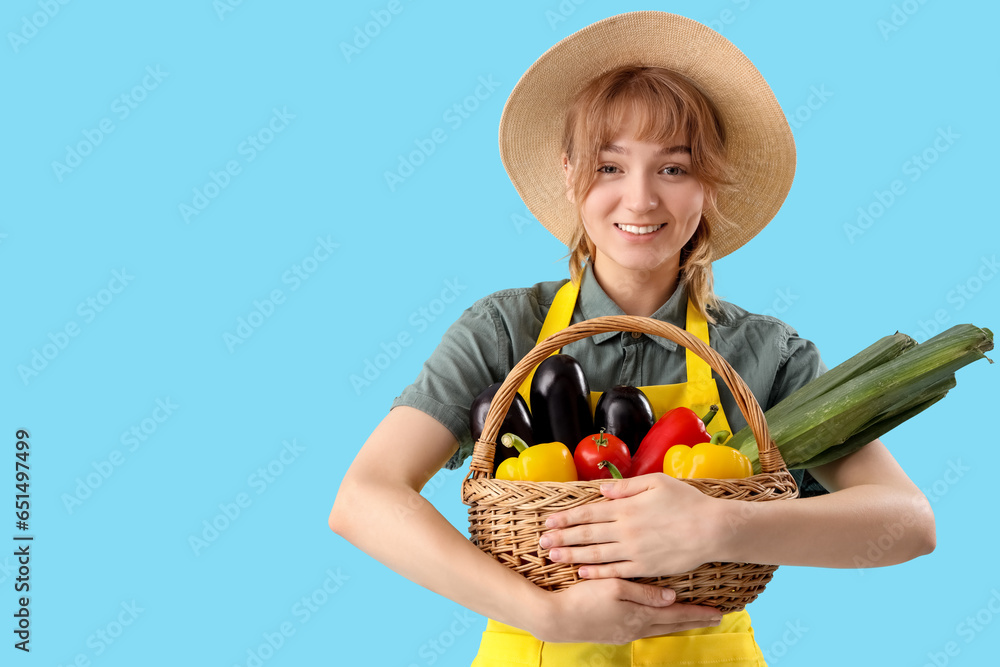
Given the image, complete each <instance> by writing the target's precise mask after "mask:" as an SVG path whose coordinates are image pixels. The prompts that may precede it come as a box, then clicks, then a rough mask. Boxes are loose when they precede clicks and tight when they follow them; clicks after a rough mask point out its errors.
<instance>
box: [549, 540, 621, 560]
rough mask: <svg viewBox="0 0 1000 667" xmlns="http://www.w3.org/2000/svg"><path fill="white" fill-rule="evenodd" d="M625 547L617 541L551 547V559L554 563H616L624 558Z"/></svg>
mask: <svg viewBox="0 0 1000 667" xmlns="http://www.w3.org/2000/svg"><path fill="white" fill-rule="evenodd" d="M622 551H624V549H623V548H622V547H621V545H619V544H618V543H617V542H609V543H604V544H589V545H587V546H585V547H559V548H557V549H551V550H550V551H549V553H548V557H549V560H551V561H552V562H553V563H615V562H617V561H619V560H622V559H623V558H624V555H623V554H622V553H621V552H622Z"/></svg>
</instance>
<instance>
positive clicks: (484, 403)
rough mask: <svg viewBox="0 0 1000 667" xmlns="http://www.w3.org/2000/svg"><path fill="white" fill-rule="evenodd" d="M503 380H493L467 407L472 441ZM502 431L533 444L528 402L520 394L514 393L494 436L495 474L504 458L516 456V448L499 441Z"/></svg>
mask: <svg viewBox="0 0 1000 667" xmlns="http://www.w3.org/2000/svg"><path fill="white" fill-rule="evenodd" d="M502 384H503V382H495V383H493V384H491V385H490V386H489V387H487V388H486V389H484V390H483V391H482V393H480V394H479V396H476V400H474V401H472V407H471V408H469V428H470V429H471V430H472V441H473V442H475V441H476V440H478V439H479V436H481V435H482V434H483V428H484V427H485V426H486V413H487V412H489V410H490V403H491V402H492V401H493V397H494V396H496V393H497V390H498V389H500V385H502ZM504 433H513V434H515V435H517V436H518V437H520V438H521V439H522V440H524V441H525V442H526V443H527V444H528V446H529V447H530V446H531V445H533V444H535V440H534V438H533V437H532V436H531V415H530V414H528V404H527V403H525V402H524V399H523V398H522V397H521V395H520V394H515V395H514V402H513V403H511V404H510V409H509V410H507V415H506V416H505V417H504V419H503V423H502V424H501V425H500V431H499V432H498V433H497V438H496V452H495V453H494V454H493V474H494V475H496V472H497V468H498V467H499V466H500V464H501V463H502V462H503V461H504V460H505V459H510V458H517V450H516V449H514V448H513V447H506V446H504V445H503V444H502V443H501V442H500V436H502V435H503V434H504Z"/></svg>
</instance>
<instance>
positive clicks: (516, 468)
mask: <svg viewBox="0 0 1000 667" xmlns="http://www.w3.org/2000/svg"><path fill="white" fill-rule="evenodd" d="M500 442H502V443H503V444H504V445H506V446H507V447H515V448H516V449H517V451H518V452H519V453H518V455H517V458H516V459H515V458H510V459H506V460H505V461H503V462H502V463H501V464H500V465H499V466H498V467H497V479H507V480H514V481H521V482H575V481H577V479H578V478H577V476H576V463H574V461H573V455H572V454H571V453H570V451H569V448H568V447H566V445H564V444H563V443H561V442H545V443H542V444H540V445H534V446H532V447H529V446H528V445H527V443H525V442H524V440H522V439H521V438H519V437H517V436H516V435H514V434H513V433H505V434H504V436H503V437H502V438H500Z"/></svg>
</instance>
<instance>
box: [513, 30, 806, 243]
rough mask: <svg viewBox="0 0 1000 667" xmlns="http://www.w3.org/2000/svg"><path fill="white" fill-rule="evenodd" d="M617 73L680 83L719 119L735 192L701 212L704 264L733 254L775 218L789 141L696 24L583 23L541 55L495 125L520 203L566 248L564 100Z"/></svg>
mask: <svg viewBox="0 0 1000 667" xmlns="http://www.w3.org/2000/svg"><path fill="white" fill-rule="evenodd" d="M625 65H642V66H648V67H653V66H655V67H663V68H666V69H670V70H674V71H676V72H679V73H680V74H683V75H685V76H687V77H688V78H689V79H691V80H692V81H693V82H694V83H695V85H697V86H698V87H699V88H700V89H701V90H702V92H704V93H705V94H706V95H707V96H708V98H709V99H711V100H712V101H713V103H714V104H715V105H716V108H717V109H718V111H719V114H720V115H721V117H722V124H723V127H724V128H725V132H726V147H727V155H728V158H729V160H730V161H731V162H732V163H733V166H734V169H735V176H736V179H737V181H738V183H739V185H738V188H737V189H736V190H735V191H733V192H729V193H723V194H720V196H719V198H718V206H719V210H720V211H721V212H722V214H723V216H725V217H726V218H727V219H728V221H729V222H728V223H727V222H725V221H723V220H721V219H719V218H718V217H717V216H716V215H714V214H713V213H711V212H706V218H707V219H708V222H709V224H710V225H711V226H712V250H713V258H714V259H719V258H720V257H723V256H725V255H728V254H729V253H731V252H733V251H734V250H736V249H737V248H739V247H740V246H742V245H743V244H745V243H746V242H747V241H749V240H750V239H751V238H753V237H754V236H755V235H756V234H758V233H759V232H760V230H761V229H763V228H764V227H765V226H766V225H767V223H768V222H770V221H771V219H772V218H773V217H774V216H775V214H777V212H778V209H780V208H781V205H782V203H783V202H784V200H785V197H786V196H787V194H788V191H789V189H790V188H791V185H792V179H793V177H794V175H795V141H794V139H793V137H792V131H791V129H790V128H789V126H788V121H787V120H786V119H785V114H784V112H783V111H782V110H781V106H780V105H779V104H778V101H777V99H775V96H774V93H773V92H772V91H771V88H770V87H769V86H768V84H767V82H766V81H765V80H764V77H763V76H761V74H760V72H759V71H757V68H756V67H754V65H753V63H751V62H750V60H749V58H747V57H746V56H745V55H744V54H743V52H742V51H740V50H739V49H738V48H736V46H735V45H733V43H732V42H730V41H729V40H727V39H726V38H725V37H723V36H722V35H720V34H719V33H717V32H715V31H714V30H712V29H711V28H709V27H708V26H705V25H703V24H701V23H698V22H697V21H693V20H691V19H688V18H685V17H683V16H678V15H676V14H667V13H665V12H657V11H641V12H630V13H627V14H619V15H617V16H612V17H609V18H607V19H604V20H602V21H598V22H597V23H594V24H591V25H589V26H587V27H586V28H583V29H582V30H580V31H578V32H576V33H573V34H572V35H570V36H569V37H566V38H565V39H563V40H562V41H560V42H559V43H557V44H556V45H554V46H553V47H551V48H550V49H549V50H548V51H546V52H545V53H544V54H542V55H541V56H540V57H539V58H538V60H536V61H535V62H534V63H533V64H532V65H531V67H529V68H528V70H527V71H526V72H525V73H524V75H522V77H521V79H520V80H519V81H518V83H517V85H516V86H514V89H513V90H512V91H511V94H510V97H509V98H508V99H507V103H506V104H505V105H504V109H503V114H502V115H501V118H500V137H499V141H500V158H501V160H502V161H503V164H504V167H505V168H506V170H507V174H508V176H509V177H510V180H511V182H512V183H513V184H514V187H515V188H516V189H517V192H518V194H519V195H520V196H521V199H522V200H524V203H525V205H526V206H527V207H528V209H529V210H530V211H531V212H532V214H533V215H534V216H535V218H537V219H538V221H539V222H541V223H542V224H543V225H544V226H545V227H546V228H547V229H548V230H549V231H550V232H552V234H553V235H555V237H556V238H558V239H559V240H560V241H562V242H563V243H568V241H569V239H570V235H571V233H572V231H573V229H574V227H575V224H576V222H575V220H576V212H575V209H574V208H573V205H572V204H570V203H569V201H567V199H566V197H565V190H566V181H565V176H564V173H563V169H562V163H561V149H562V147H561V142H562V134H563V124H564V122H565V113H566V109H567V108H568V106H569V102H570V100H571V99H572V98H573V96H574V95H576V93H577V92H578V91H579V90H580V89H582V88H583V87H584V85H586V84H587V82H589V81H590V80H591V79H593V78H594V77H596V76H598V75H600V74H603V73H604V72H607V71H609V70H612V69H616V68H618V67H622V66H625Z"/></svg>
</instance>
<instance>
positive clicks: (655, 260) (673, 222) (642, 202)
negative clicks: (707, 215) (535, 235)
mask: <svg viewBox="0 0 1000 667" xmlns="http://www.w3.org/2000/svg"><path fill="white" fill-rule="evenodd" d="M633 125H634V123H632V122H627V123H626V124H625V126H624V127H623V128H622V131H621V132H620V133H619V134H618V136H617V137H615V138H614V139H613V140H612V142H611V144H610V145H608V146H605V147H604V150H602V151H601V153H600V154H599V156H598V167H597V170H598V174H597V178H596V180H595V181H594V184H593V186H592V187H591V189H590V192H589V193H588V194H587V199H586V200H585V201H584V203H583V207H582V215H583V225H584V228H585V229H586V231H587V234H588V235H589V236H590V239H591V240H592V241H593V242H594V245H595V246H596V247H597V253H596V256H595V257H594V268H595V271H600V272H602V273H603V274H605V275H609V274H612V273H614V274H617V275H619V276H621V277H622V278H626V277H627V275H626V274H632V275H633V276H635V277H639V278H640V279H641V280H647V279H649V278H657V279H658V278H660V277H664V276H668V275H670V274H671V273H672V275H673V276H674V277H676V275H677V271H678V270H679V267H680V252H681V248H683V247H684V244H686V243H687V242H688V240H690V238H691V236H692V235H693V234H694V232H695V229H697V227H698V221H699V220H700V219H701V213H702V205H703V203H704V190H703V186H702V185H701V183H700V182H699V181H698V180H697V179H695V178H694V177H693V176H692V175H691V153H690V148H689V147H688V141H687V138H686V137H684V136H674V137H673V138H672V140H671V141H669V142H668V143H667V145H666V146H661V145H659V144H651V143H647V142H643V141H637V140H636V139H635V138H634V137H635V131H634V128H633ZM566 176H567V186H568V184H569V179H570V176H571V173H570V170H569V168H568V167H567V174H566ZM568 197H569V198H570V200H571V201H572V193H571V192H570V193H569V194H568Z"/></svg>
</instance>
